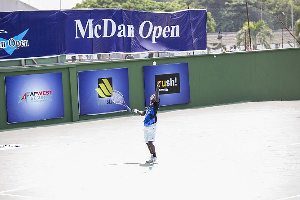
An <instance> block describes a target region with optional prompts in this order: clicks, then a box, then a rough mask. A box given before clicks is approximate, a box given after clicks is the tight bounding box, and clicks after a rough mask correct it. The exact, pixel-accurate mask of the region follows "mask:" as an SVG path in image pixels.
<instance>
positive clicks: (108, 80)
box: [78, 68, 129, 115]
mask: <svg viewBox="0 0 300 200" xmlns="http://www.w3.org/2000/svg"><path fill="white" fill-rule="evenodd" d="M78 88H79V114H80V115H91V114H100V113H109V112H116V111H124V110H127V109H126V108H125V107H124V106H122V105H117V104H114V103H113V102H112V101H111V94H112V91H113V90H118V91H120V92H121V93H122V94H123V96H124V100H125V103H126V104H127V105H128V106H129V82H128V68H120V69H106V70H97V71H81V72H78Z"/></svg>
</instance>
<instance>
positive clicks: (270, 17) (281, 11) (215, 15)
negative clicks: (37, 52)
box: [74, 0, 300, 32]
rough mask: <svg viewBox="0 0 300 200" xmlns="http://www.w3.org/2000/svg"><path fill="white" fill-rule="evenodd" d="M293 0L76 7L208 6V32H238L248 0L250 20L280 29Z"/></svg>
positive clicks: (92, 0)
mask: <svg viewBox="0 0 300 200" xmlns="http://www.w3.org/2000/svg"><path fill="white" fill-rule="evenodd" d="M291 1H292V0H226V1H224V0H128V1H127V0H83V2H82V3H81V4H77V5H76V6H75V7H74V8H75V9H78V8H122V9H131V10H139V11H150V12H152V11H165V12H172V11H178V10H184V9H187V7H188V6H189V8H190V9H193V8H195V9H201V8H206V9H207V11H208V12H207V13H208V19H207V28H208V32H215V31H216V30H222V31H223V32H235V31H238V30H240V29H241V28H242V27H243V23H244V22H245V21H247V12H246V2H247V3H248V10H249V18H250V21H253V22H258V21H260V20H264V21H265V22H266V23H267V24H268V26H269V27H270V28H272V29H281V23H280V22H279V21H278V19H277V18H276V16H275V15H278V16H279V17H280V18H281V19H282V20H283V21H284V22H285V23H286V24H287V26H288V27H289V28H291V27H292V20H291ZM293 14H294V23H295V22H296V21H297V20H298V19H300V0H293Z"/></svg>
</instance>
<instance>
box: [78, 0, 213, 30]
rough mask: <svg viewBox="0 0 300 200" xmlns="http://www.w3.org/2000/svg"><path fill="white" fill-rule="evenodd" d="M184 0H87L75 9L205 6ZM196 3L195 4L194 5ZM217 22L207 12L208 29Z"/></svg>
mask: <svg viewBox="0 0 300 200" xmlns="http://www.w3.org/2000/svg"><path fill="white" fill-rule="evenodd" d="M190 4H191V2H188V1H184V0H173V1H165V2H164V1H154V0H85V1H83V2H82V3H77V4H76V6H75V7H74V8H73V9H80V8H121V9H131V10H138V11H149V12H153V11H164V12H173V11H179V10H185V9H187V8H188V6H189V8H203V7H200V6H199V5H196V4H192V5H190ZM194 5H195V6H194ZM215 27H216V22H215V20H214V19H213V17H212V15H211V13H210V12H208V13H207V31H208V32H215Z"/></svg>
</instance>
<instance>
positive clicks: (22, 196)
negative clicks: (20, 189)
mask: <svg viewBox="0 0 300 200" xmlns="http://www.w3.org/2000/svg"><path fill="white" fill-rule="evenodd" d="M0 196H9V197H21V198H28V199H40V198H38V197H30V196H24V195H17V194H0Z"/></svg>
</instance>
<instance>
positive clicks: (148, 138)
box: [145, 124, 157, 163]
mask: <svg viewBox="0 0 300 200" xmlns="http://www.w3.org/2000/svg"><path fill="white" fill-rule="evenodd" d="M155 135H156V124H153V125H151V126H148V127H147V135H145V142H146V144H147V146H148V149H149V152H150V154H151V158H150V160H149V161H147V162H150V163H152V162H155V161H156V159H157V157H156V151H155V146H154V144H153V142H154V141H155Z"/></svg>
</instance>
